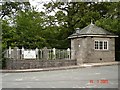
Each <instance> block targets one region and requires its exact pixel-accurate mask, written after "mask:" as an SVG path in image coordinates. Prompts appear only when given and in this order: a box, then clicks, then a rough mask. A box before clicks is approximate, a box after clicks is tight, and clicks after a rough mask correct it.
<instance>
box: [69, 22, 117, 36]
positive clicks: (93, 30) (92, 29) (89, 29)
mask: <svg viewBox="0 0 120 90" xmlns="http://www.w3.org/2000/svg"><path fill="white" fill-rule="evenodd" d="M84 36H102V37H118V36H117V35H114V34H113V33H110V32H108V31H106V30H104V29H103V28H101V27H97V26H96V25H95V24H93V23H91V24H90V25H88V26H86V27H85V28H83V29H81V30H80V29H78V28H77V30H76V32H75V33H74V34H72V35H71V36H69V37H68V38H76V37H84Z"/></svg>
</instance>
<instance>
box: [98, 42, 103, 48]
mask: <svg viewBox="0 0 120 90" xmlns="http://www.w3.org/2000/svg"><path fill="white" fill-rule="evenodd" d="M99 43H100V49H103V42H102V41H100V42H99Z"/></svg>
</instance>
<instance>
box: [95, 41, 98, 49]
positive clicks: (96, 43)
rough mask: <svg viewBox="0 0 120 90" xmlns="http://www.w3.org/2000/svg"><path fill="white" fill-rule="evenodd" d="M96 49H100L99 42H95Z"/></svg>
mask: <svg viewBox="0 0 120 90" xmlns="http://www.w3.org/2000/svg"><path fill="white" fill-rule="evenodd" d="M95 49H98V41H95Z"/></svg>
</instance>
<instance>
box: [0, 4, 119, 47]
mask: <svg viewBox="0 0 120 90" xmlns="http://www.w3.org/2000/svg"><path fill="white" fill-rule="evenodd" d="M8 4H9V5H8V6H9V7H12V8H15V9H16V15H15V17H10V18H9V19H4V20H2V29H3V34H2V37H3V41H2V46H3V48H6V47H8V46H12V47H14V46H18V47H22V46H24V47H25V48H36V47H38V48H42V47H44V46H47V47H49V48H53V47H55V48H68V47H70V40H69V39H68V36H69V35H71V34H72V33H74V32H75V28H80V29H81V28H83V27H85V26H87V25H88V24H90V22H91V21H93V22H94V23H95V24H97V25H98V26H101V27H103V28H105V29H106V30H108V31H110V32H113V33H115V34H117V35H120V29H119V28H120V27H119V26H120V24H119V19H118V17H119V14H120V12H119V6H120V2H114V3H113V2H112V3H111V2H106V3H103V2H98V3H95V2H50V3H46V4H44V7H45V12H37V11H35V9H34V8H27V7H28V6H29V3H26V4H25V3H22V5H23V7H21V8H22V9H20V8H19V9H17V8H18V7H20V6H21V3H16V2H15V3H8ZM4 5H5V6H4V8H3V10H4V11H6V12H8V8H7V7H8V6H7V3H6V4H4ZM12 11H13V9H11V11H9V12H12ZM51 12H54V13H55V15H49V13H51ZM3 14H4V13H3ZM6 15H8V16H9V14H6ZM10 21H12V25H11V22H10Z"/></svg>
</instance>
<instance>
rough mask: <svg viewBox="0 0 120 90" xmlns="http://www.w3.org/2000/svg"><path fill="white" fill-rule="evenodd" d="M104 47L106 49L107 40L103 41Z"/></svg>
mask: <svg viewBox="0 0 120 90" xmlns="http://www.w3.org/2000/svg"><path fill="white" fill-rule="evenodd" d="M104 49H108V48H107V41H104Z"/></svg>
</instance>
